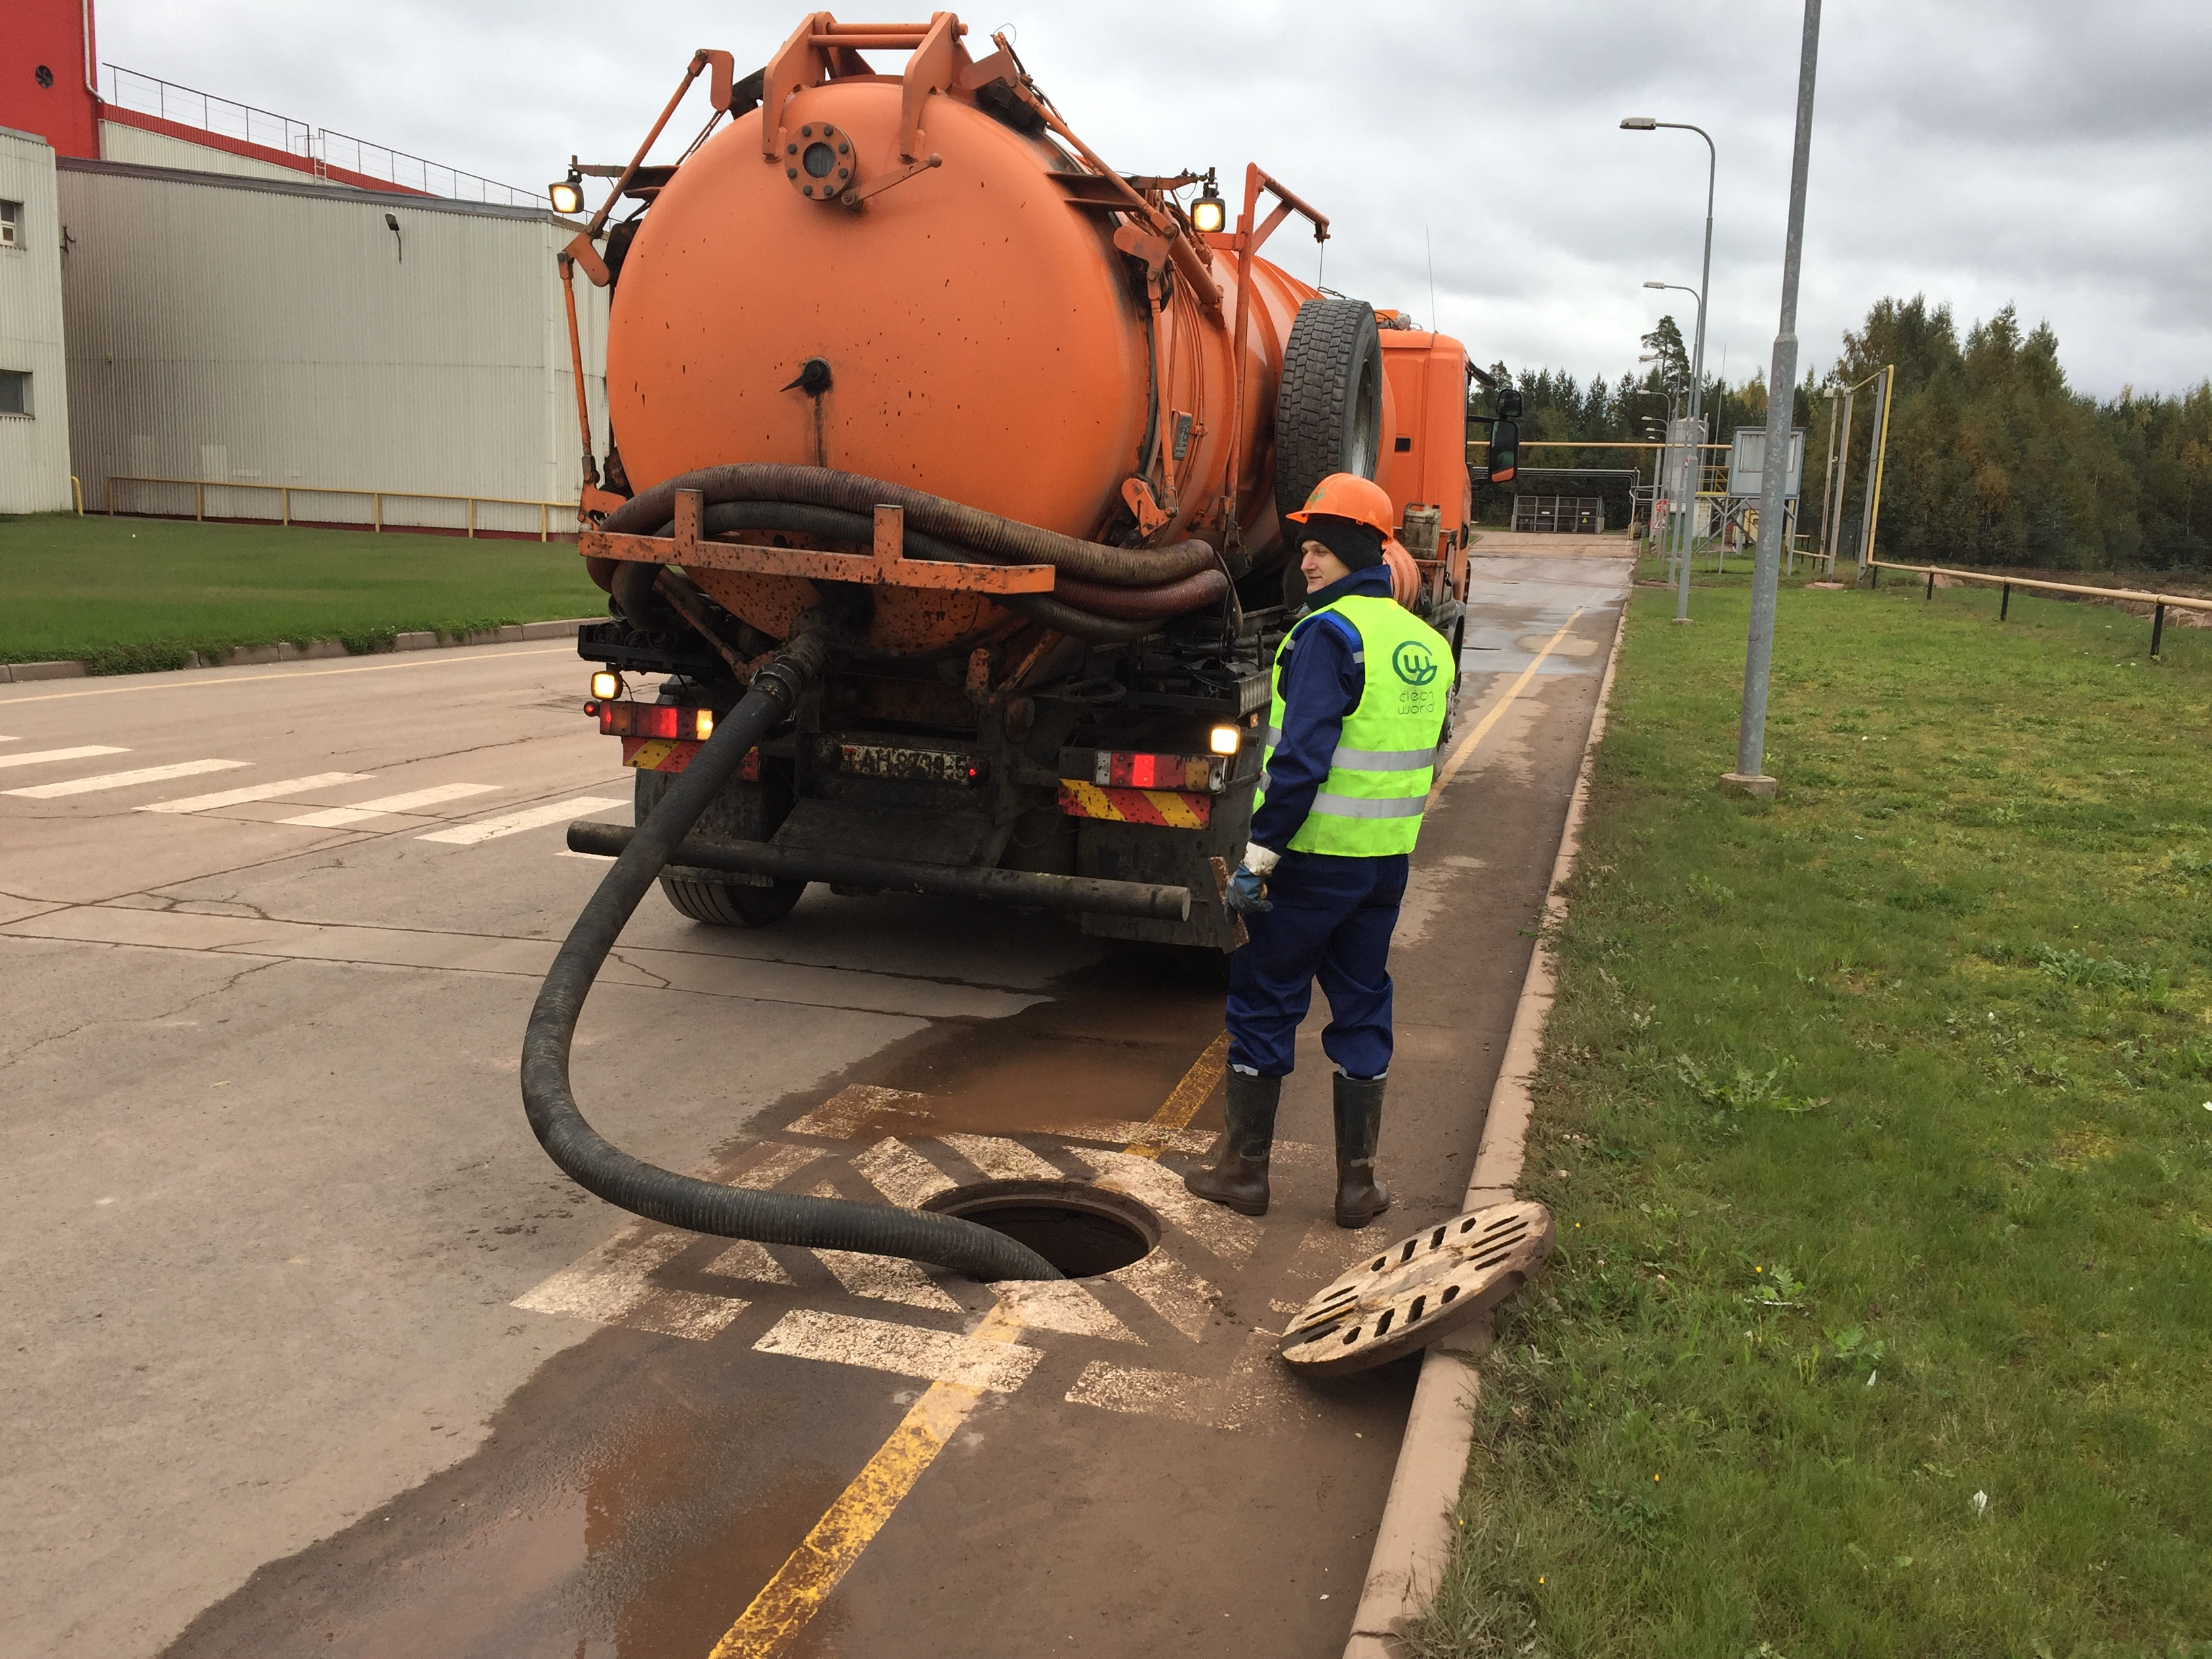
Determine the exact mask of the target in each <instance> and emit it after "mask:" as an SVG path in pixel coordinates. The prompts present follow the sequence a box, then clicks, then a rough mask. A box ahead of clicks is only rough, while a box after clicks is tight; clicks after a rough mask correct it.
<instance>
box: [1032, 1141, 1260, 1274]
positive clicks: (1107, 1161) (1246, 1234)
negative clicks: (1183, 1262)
mask: <svg viewBox="0 0 2212 1659" xmlns="http://www.w3.org/2000/svg"><path fill="white" fill-rule="evenodd" d="M1075 1155H1076V1157H1078V1158H1081V1159H1082V1160H1083V1161H1084V1162H1085V1164H1089V1165H1090V1166H1091V1168H1092V1169H1094V1170H1097V1171H1098V1184H1099V1185H1100V1186H1102V1187H1105V1188H1114V1189H1117V1190H1119V1191H1121V1192H1125V1193H1127V1194H1128V1195H1129V1196H1130V1197H1132V1198H1133V1199H1138V1200H1141V1201H1143V1202H1144V1203H1146V1204H1149V1205H1151V1206H1152V1208H1154V1209H1155V1210H1157V1211H1158V1212H1160V1213H1161V1214H1162V1215H1164V1216H1165V1217H1167V1218H1168V1219H1169V1220H1170V1221H1172V1222H1174V1223H1175V1224H1176V1225H1177V1226H1178V1227H1181V1228H1182V1230H1183V1231H1185V1232H1187V1233H1188V1234H1189V1235H1190V1236H1191V1237H1193V1238H1194V1239H1196V1240H1197V1241H1198V1242H1199V1243H1201V1244H1203V1245H1205V1246H1206V1249H1209V1250H1211V1251H1212V1252H1213V1253H1214V1255H1218V1256H1219V1257H1220V1258H1221V1259H1222V1260H1223V1261H1243V1259H1244V1258H1245V1257H1246V1256H1248V1255H1251V1254H1252V1250H1253V1247H1254V1246H1255V1245H1256V1244H1258V1243H1259V1242H1260V1224H1259V1223H1258V1222H1256V1221H1255V1220H1253V1219H1252V1218H1251V1217H1250V1216H1246V1215H1238V1214H1237V1212H1235V1211H1234V1210H1225V1209H1223V1208H1222V1207H1221V1206H1219V1205H1218V1204H1209V1203H1207V1202H1206V1200H1204V1199H1202V1198H1199V1197H1197V1196H1195V1195H1194V1194H1192V1193H1191V1192H1190V1191H1189V1189H1188V1188H1185V1187H1184V1185H1183V1184H1182V1176H1179V1175H1177V1174H1176V1172H1175V1171H1174V1170H1163V1169H1162V1168H1160V1166H1159V1165H1158V1164H1157V1163H1155V1162H1154V1161H1153V1160H1152V1159H1151V1158H1139V1157H1138V1156H1137V1155H1136V1154H1135V1153H1134V1152H1093V1151H1091V1149H1090V1148H1088V1147H1083V1146H1079V1147H1077V1148H1075Z"/></svg>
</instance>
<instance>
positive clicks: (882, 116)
mask: <svg viewBox="0 0 2212 1659" xmlns="http://www.w3.org/2000/svg"><path fill="white" fill-rule="evenodd" d="M959 29H960V25H959V24H958V23H957V20H955V19H953V18H952V17H951V15H950V14H945V13H939V15H938V16H937V18H936V19H935V20H933V23H932V24H931V25H929V26H927V27H915V29H913V30H912V31H911V33H900V32H894V31H890V30H883V29H876V30H872V31H870V30H864V29H862V28H861V27H860V26H855V25H842V24H838V23H836V22H835V21H834V20H830V19H829V18H828V17H827V15H826V14H819V15H817V16H815V17H813V18H810V19H809V20H808V21H807V22H806V23H805V25H802V27H800V29H799V32H798V33H795V34H794V35H793V37H792V38H791V40H789V41H787V43H786V45H785V46H784V47H783V49H782V50H781V52H779V53H778V55H777V57H776V58H775V60H774V61H773V62H772V63H771V64H770V65H769V69H768V70H766V71H764V74H763V83H764V90H763V103H762V104H761V106H759V107H757V108H754V109H751V110H750V111H747V112H744V113H743V114H741V115H738V116H737V117H736V118H734V119H732V120H731V121H730V122H729V123H727V124H726V125H724V126H722V127H721V128H720V130H719V131H716V132H715V133H714V136H713V137H710V138H709V139H708V141H707V142H706V143H705V144H704V145H703V146H702V147H701V148H700V149H698V150H697V152H696V154H694V155H691V156H690V157H689V158H688V159H687V160H686V161H684V163H683V165H682V166H681V167H678V168H677V169H676V170H675V171H674V173H673V175H672V176H671V177H669V178H667V179H666V180H665V184H663V185H660V186H659V188H658V189H657V190H656V191H654V193H653V195H652V197H651V200H650V204H649V210H647V212H646V213H645V215H644V216H643V219H642V221H641V223H640V225H639V227H638V228H637V230H636V232H635V237H634V240H631V241H630V242H629V244H628V246H627V247H626V249H625V250H624V252H623V257H622V260H621V263H620V265H619V270H618V281H617V287H616V292H615V295H614V297H613V303H612V315H611V323H610V326H609V332H608V343H607V401H608V412H609V416H610V420H611V426H612V428H613V433H614V435H615V438H616V439H617V441H618V443H619V448H620V454H621V458H622V463H623V469H624V471H626V473H627V475H628V479H629V483H630V484H631V485H632V486H633V487H634V488H636V489H645V488H647V487H649V486H651V485H653V484H654V483H659V482H661V481H663V480H665V479H668V478H671V477H676V476H677V475H679V474H683V473H687V472H690V471H693V470H695V469H697V468H702V467H707V466H713V465H722V464H725V463H729V462H733V461H750V462H762V461H766V462H783V463H791V464H797V465H814V466H821V467H828V468H832V469H836V470H837V471H842V472H847V473H853V474H858V475H860V476H862V477H870V478H878V479H883V480H886V481H889V482H891V483H900V484H907V485H910V486H912V487H914V488H915V489H922V490H926V491H928V492H929V493H931V494H933V495H939V496H942V497H945V498H947V499H949V500H951V501H957V502H960V503H963V504H964V505H966V506H969V507H979V508H981V509H982V510H984V511H986V512H988V513H994V514H998V515H1000V516H1002V517H1004V518H1006V519H1010V520H1016V521H1018V522H1019V523H1022V524H1026V525H1034V526H1042V527H1043V528H1045V529H1048V530H1051V531H1056V532H1060V533H1062V534H1065V535H1067V536H1071V537H1077V538H1085V539H1099V538H1103V539H1107V540H1109V541H1127V540H1129V539H1131V538H1132V537H1134V538H1136V539H1139V540H1140V541H1141V542H1142V543H1143V544H1146V545H1152V546H1158V545H1161V544H1168V543H1172V542H1176V541H1180V540H1184V539H1187V538H1199V539H1202V540H1204V541H1206V543H1208V544H1211V545H1212V546H1214V547H1216V548H1217V549H1220V550H1224V551H1225V552H1226V553H1227V554H1228V555H1230V556H1231V560H1232V561H1234V562H1233V563H1232V566H1231V568H1239V569H1240V573H1241V568H1250V566H1251V565H1252V563H1253V562H1255V560H1256V561H1257V562H1258V563H1259V565H1260V566H1261V568H1265V566H1266V565H1267V563H1269V562H1272V560H1273V557H1274V556H1276V552H1277V549H1278V546H1279V538H1278V529H1277V524H1276V517H1275V501H1274V498H1273V454H1272V451H1271V448H1270V447H1269V443H1268V438H1269V435H1270V433H1271V431H1272V428H1273V422H1274V416H1275V405H1276V398H1277V395H1278V392H1279V383H1280V375H1281V370H1282V363H1283V356H1284V347H1285V339H1286V337H1287V336H1288V335H1289V332H1290V331H1291V326H1292V324H1293V322H1294V320H1295V319H1296V318H1297V314H1298V310H1299V307H1301V306H1302V305H1303V304H1304V302H1306V301H1309V300H1311V299H1314V298H1315V297H1316V289H1312V288H1310V287H1309V286H1308V285H1306V284H1305V283H1301V282H1298V281H1297V280H1296V279H1294V278H1292V277H1291V276H1287V275H1286V274H1285V273H1284V272H1283V271H1282V270H1279V268H1278V267H1276V266H1275V265H1273V264H1270V263H1268V262H1267V260H1265V259H1262V258H1256V257H1250V256H1249V255H1248V256H1247V257H1245V258H1241V259H1240V258H1238V257H1237V250H1236V248H1235V245H1234V233H1233V232H1232V231H1229V230H1227V229H1226V228H1224V229H1223V230H1221V231H1219V232H1216V233H1215V234H1212V235H1208V234H1206V233H1205V232H1203V231H1201V230H1199V229H1196V228H1194V227H1193V226H1192V224H1191V222H1190V221H1189V218H1188V216H1187V215H1186V213H1185V211H1184V210H1183V208H1182V205H1180V204H1177V203H1176V201H1175V200H1174V199H1173V197H1172V195H1171V194H1170V191H1169V189H1168V188H1166V187H1167V186H1169V185H1173V184H1175V183H1176V182H1177V181H1172V180H1138V181H1136V182H1137V184H1138V185H1139V190H1138V191H1137V192H1136V193H1135V194H1134V195H1133V194H1132V192H1131V191H1127V190H1125V189H1121V188H1120V187H1119V186H1118V185H1116V184H1115V181H1114V179H1113V178H1112V177H1111V176H1110V175H1109V174H1107V173H1106V171H1105V169H1103V167H1094V166H1091V165H1090V164H1089V161H1090V158H1088V157H1087V156H1086V155H1085V153H1084V152H1083V151H1082V150H1081V149H1080V148H1079V141H1077V140H1074V138H1073V135H1072V134H1066V135H1065V136H1062V133H1061V132H1055V131H1053V130H1052V129H1051V128H1050V127H1049V126H1048V125H1046V123H1045V121H1044V120H1042V119H1040V118H1037V115H1036V112H1035V111H1034V110H1033V109H1032V108H1031V106H1030V104H1027V103H1024V101H1022V100H1021V99H1020V98H1019V97H1018V95H1017V94H1016V93H1015V91H1014V89H1015V88H1018V87H1019V86H1021V85H1022V84H1023V82H1024V77H1023V76H1021V74H1020V71H1019V69H1018V64H1015V63H1014V61H1013V60H1012V53H1011V52H1008V51H1006V50H1004V49H1002V50H1001V51H1000V52H999V53H998V54H997V55H996V56H994V57H992V58H986V59H985V60H984V61H983V62H981V63H980V64H979V63H976V62H975V61H973V60H972V58H970V57H969V53H968V52H966V50H965V48H964V46H963V45H962V44H961V42H960V39H959ZM864 38H865V39H868V40H878V38H880V39H881V40H884V41H885V42H892V41H896V43H897V44H900V45H905V46H909V47H910V48H911V49H912V50H913V57H912V59H911V60H910V62H909V64H908V69H907V72H906V74H905V75H904V76H891V75H884V74H878V73H874V72H871V71H867V70H866V66H865V64H862V63H861V61H860V59H859V58H858V57H857V55H856V53H855V52H854V51H852V50H850V49H848V48H847V47H846V46H844V45H843V42H844V41H846V40H856V39H864ZM947 83H949V84H947ZM779 88H781V95H780V96H779ZM814 169H819V171H818V172H817V171H815V170H814ZM1195 182H1196V181H1195V180H1194V179H1185V180H1183V181H1182V183H1183V184H1185V185H1188V184H1192V183H1195ZM1248 185H1249V188H1248V197H1256V196H1257V195H1258V194H1259V193H1260V191H1261V187H1263V186H1271V185H1272V181H1270V180H1267V179H1264V177H1263V176H1262V175H1260V174H1259V173H1257V171H1256V169H1255V170H1254V173H1253V175H1252V178H1251V179H1249V181H1248ZM1208 189H1209V192H1210V190H1211V186H1208ZM1277 193H1278V194H1279V195H1283V196H1287V192H1281V191H1277ZM1290 199H1291V203H1292V205H1295V206H1297V207H1298V208H1299V210H1302V211H1304V207H1303V204H1297V203H1296V202H1295V198H1290ZM1248 206H1249V203H1248ZM1147 216H1149V217H1150V218H1151V220H1152V223H1150V224H1148V223H1147V222H1146V218H1147ZM1282 216H1283V215H1282V213H1281V212H1280V211H1278V213H1277V215H1276V220H1277V222H1279V220H1280V219H1281V218H1282ZM1156 227H1162V228H1167V229H1169V230H1170V232H1171V233H1172V234H1170V235H1168V236H1162V235H1159V234H1157V233H1156ZM1268 228H1270V229H1272V228H1273V225H1272V224H1271V225H1270V226H1269V227H1268ZM1316 228H1317V229H1322V230H1325V222H1321V221H1319V220H1318V219H1316ZM1255 240H1256V239H1255ZM1240 322H1241V323H1242V325H1243V342H1244V362H1243V365H1242V367H1243V371H1244V384H1243V388H1242V392H1243V396H1242V398H1241V404H1242V409H1241V414H1240V410H1239V409H1238V404H1239V402H1240V399H1239V397H1238V392H1239V388H1238V386H1237V368H1238V367H1239V365H1238V364H1237V361H1236V354H1235V353H1234V352H1232V350H1231V337H1232V334H1233V333H1234V332H1235V331H1236V330H1237V325H1238V324H1239V323H1240ZM810 364H813V365H815V368H814V369H813V375H814V380H813V381H812V382H810V381H809V380H807V379H806V374H807V370H808V366H809V365H810ZM825 370H826V380H827V385H826V386H822V387H821V388H820V389H818V390H817V389H815V387H816V386H817V385H818V384H819V382H820V381H821V380H823V378H825V375H824V371H825ZM1375 396H1376V401H1377V404H1378V405H1379V406H1380V412H1381V414H1382V416H1383V419H1382V421H1381V422H1380V425H1381V427H1382V429H1383V430H1384V431H1388V430H1389V410H1388V407H1387V405H1388V401H1389V396H1390V394H1389V386H1388V382H1387V380H1383V382H1382V383H1381V384H1379V385H1378V386H1376V388H1375ZM1370 465H1372V461H1371V460H1370ZM1232 474H1233V476H1232ZM1133 480H1134V481H1139V484H1140V486H1141V487H1139V485H1133V483H1132V481H1133ZM1232 496H1233V501H1234V508H1233V513H1232V512H1231V507H1230V503H1231V500H1232ZM693 574H694V579H695V580H697V581H698V583H699V585H700V586H702V588H705V589H706V590H707V591H708V593H709V594H710V595H711V596H712V597H713V598H714V599H717V600H718V601H719V602H720V603H721V604H722V605H725V606H726V608H728V609H729V610H731V611H733V612H735V613H736V614H738V616H740V617H744V619H745V620H746V621H748V622H749V623H753V624H754V625H755V626H757V627H760V628H762V629H765V630H766V631H769V632H770V633H774V634H778V635H780V634H781V633H782V632H783V631H784V627H785V625H786V624H787V623H788V621H789V618H790V617H792V616H793V615H795V614H796V612H797V611H798V610H799V609H800V608H803V606H804V605H805V603H806V602H808V600H809V599H810V598H811V594H810V593H809V592H807V591H806V588H805V583H804V582H803V581H802V580H800V579H799V578H795V577H787V576H779V575H772V574H750V573H736V572H727V571H696V572H694V573H693ZM877 610H878V615H877V617H876V620H875V622H874V623H872V635H873V636H874V637H873V638H872V641H871V642H872V643H874V644H876V645H878V646H880V647H893V648H902V649H908V650H915V651H927V650H928V649H931V648H933V647H938V646H941V645H942V644H944V643H945V642H946V641H951V640H953V639H956V638H957V637H960V636H962V635H966V634H969V633H971V632H972V631H973V630H975V629H976V628H978V627H980V626H982V625H984V624H985V623H987V620H988V618H989V617H990V616H991V615H992V614H993V612H992V611H991V608H990V605H989V602H988V601H987V599H984V598H982V597H981V595H961V596H958V598H957V599H955V600H951V601H948V598H947V596H946V595H945V594H944V593H942V592H938V593H917V592H911V591H909V592H899V593H890V594H885V595H884V596H882V598H881V599H879V601H878V607H877Z"/></svg>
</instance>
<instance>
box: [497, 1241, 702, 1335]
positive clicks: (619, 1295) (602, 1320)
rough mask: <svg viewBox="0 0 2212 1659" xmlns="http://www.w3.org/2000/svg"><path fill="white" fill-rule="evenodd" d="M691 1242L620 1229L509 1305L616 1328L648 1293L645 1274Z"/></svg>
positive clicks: (680, 1252) (648, 1287)
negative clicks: (564, 1315) (565, 1315)
mask: <svg viewBox="0 0 2212 1659" xmlns="http://www.w3.org/2000/svg"><path fill="white" fill-rule="evenodd" d="M696 1239H697V1236H696V1234H693V1233H683V1232H672V1231H667V1230H665V1229H654V1230H653V1231H647V1230H646V1229H645V1228H643V1227H641V1226H637V1225H632V1226H629V1227H625V1228H623V1230H622V1231H620V1232H618V1233H617V1234H616V1235H615V1236H614V1237H612V1238H611V1239H609V1240H608V1241H607V1242H606V1243H604V1244H601V1245H599V1246H597V1247H596V1248H594V1249H590V1250H586V1252H585V1253H584V1254H583V1255H580V1256H579V1257H577V1258H576V1260H575V1261H574V1262H573V1263H571V1264H570V1265H569V1266H568V1267H563V1268H562V1270H561V1271H560V1272H559V1273H555V1274H554V1275H553V1276H552V1277H551V1278H550V1279H545V1280H544V1281H543V1282H541V1283H540V1284H539V1285H538V1287H537V1288H536V1289H534V1290H532V1291H526V1292H525V1293H524V1294H522V1295H520V1296H518V1297H515V1298H514V1301H513V1306H515V1307H518V1308H524V1309H527V1310H529V1311H531V1312H532V1313H548V1314H567V1315H568V1316H570V1317H572V1318H575V1319H588V1320H592V1321H593V1322H595V1323H598V1324H601V1325H617V1324H620V1323H621V1322H622V1321H623V1316H625V1315H627V1314H628V1313H629V1311H630V1310H632V1309H634V1308H635V1307H636V1306H637V1304H639V1303H641V1302H642V1301H644V1300H645V1298H646V1297H647V1296H649V1295H651V1294H652V1292H653V1286H652V1285H650V1284H648V1283H647V1280H646V1275H647V1273H651V1272H652V1271H653V1269H654V1268H655V1267H659V1266H661V1265H662V1264H663V1263H664V1262H667V1261H672V1260H673V1259H674V1258H675V1257H677V1256H678V1255H682V1254H683V1253H684V1251H685V1250H687V1249H690V1247H691V1246H692V1244H693V1243H696Z"/></svg>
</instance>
